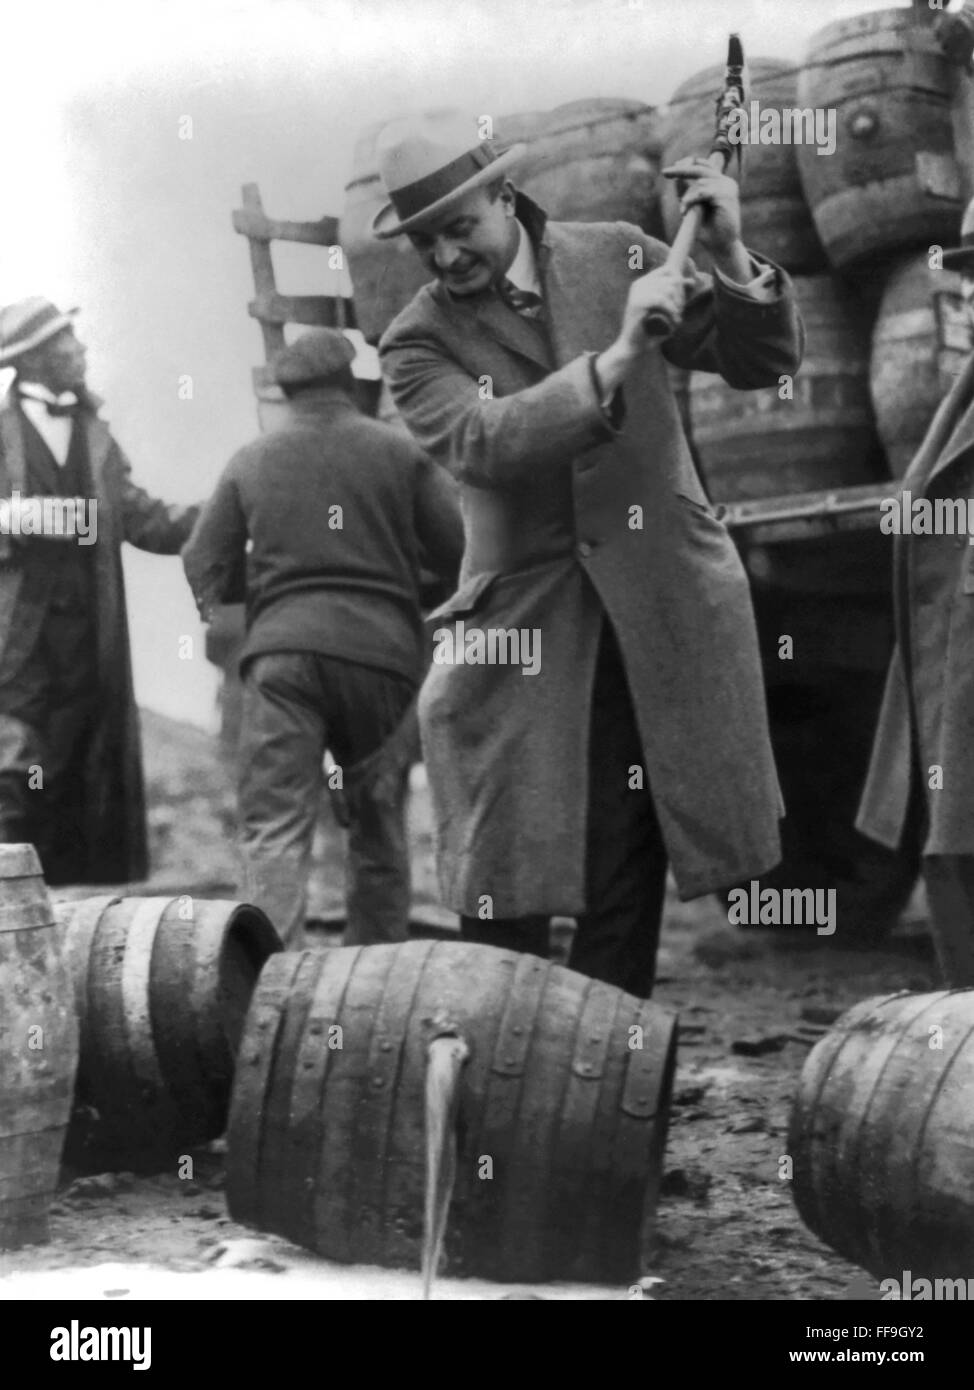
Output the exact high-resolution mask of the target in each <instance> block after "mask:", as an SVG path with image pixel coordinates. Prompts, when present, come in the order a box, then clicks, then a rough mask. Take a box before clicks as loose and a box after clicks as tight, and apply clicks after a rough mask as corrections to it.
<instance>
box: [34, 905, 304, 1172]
mask: <svg viewBox="0 0 974 1390" xmlns="http://www.w3.org/2000/svg"><path fill="white" fill-rule="evenodd" d="M55 910H56V913H57V918H58V921H59V922H60V923H61V926H62V929H63V939H64V949H65V956H66V959H67V963H68V966H69V968H70V970H71V974H72V978H73V981H74V990H75V1000H76V1004H77V1012H78V1019H79V1022H80V1027H81V1054H80V1061H79V1065H78V1086H77V1097H76V1099H77V1102H78V1107H77V1110H76V1114H75V1117H74V1119H73V1121H72V1126H71V1131H70V1134H69V1137H68V1144H67V1148H66V1153H65V1158H66V1161H67V1162H68V1163H69V1164H70V1165H71V1166H72V1167H75V1168H86V1169H90V1168H96V1169H98V1170H99V1171H101V1170H126V1169H131V1170H133V1171H151V1170H153V1169H158V1168H159V1167H164V1166H165V1165H166V1164H168V1163H170V1162H171V1161H172V1160H173V1158H174V1156H175V1155H177V1154H179V1153H180V1152H182V1151H183V1150H184V1149H185V1148H186V1147H188V1146H190V1145H193V1144H201V1143H205V1142H206V1141H207V1140H210V1139H215V1138H217V1137H218V1136H219V1135H221V1134H222V1133H223V1131H224V1129H225V1127H226V1117H227V1108H228V1105H229V1100H230V1087H231V1082H232V1079H233V1072H234V1066H235V1061H236V1054H237V1049H238V1046H239V1042H240V1036H241V1032H242V1029H243V1023H244V1017H245V1015H246V1012H247V1008H248V1005H249V1003H250V998H251V995H252V993H253V990H254V987H255V985H256V982H257V977H258V975H259V974H260V971H261V968H262V966H263V964H264V962H265V961H266V960H267V958H268V956H270V955H271V954H273V953H274V952H275V951H280V950H281V943H280V941H279V939H278V936H277V933H276V932H275V931H274V928H273V927H272V926H271V924H270V922H269V921H268V919H267V918H266V917H265V916H264V914H263V912H261V911H260V910H259V909H258V908H256V907H250V906H248V905H247V904H244V903H237V902H226V901H221V900H218V899H211V900H207V899H203V898H191V897H189V896H188V895H187V896H184V897H181V898H115V897H105V896H100V897H93V898H85V899H83V900H82V901H80V902H62V903H58V904H57V906H56V909H55ZM91 1112H94V1115H96V1116H97V1119H94V1118H93V1116H92V1113H91Z"/></svg>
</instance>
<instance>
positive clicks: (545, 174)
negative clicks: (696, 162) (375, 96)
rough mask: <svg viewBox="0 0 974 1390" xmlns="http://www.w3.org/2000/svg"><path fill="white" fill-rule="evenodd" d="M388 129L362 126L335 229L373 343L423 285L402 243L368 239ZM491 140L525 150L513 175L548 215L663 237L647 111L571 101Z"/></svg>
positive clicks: (501, 128) (653, 135)
mask: <svg viewBox="0 0 974 1390" xmlns="http://www.w3.org/2000/svg"><path fill="white" fill-rule="evenodd" d="M385 124H386V122H381V123H380V124H377V125H374V126H371V127H369V129H368V130H366V131H364V132H363V134H362V135H361V137H360V138H359V139H358V140H357V141H356V143H355V147H354V150H353V154H352V176H351V179H350V180H349V182H348V184H346V187H345V206H344V209H343V212H342V220H341V229H340V237H341V243H342V247H343V249H344V252H345V255H346V256H347V257H348V267H349V273H350V275H351V277H352V284H353V287H354V291H355V314H356V320H357V322H358V325H359V327H360V328H361V330H362V332H363V333H364V334H365V337H366V338H367V339H368V341H369V342H370V343H374V342H377V341H378V339H379V338H380V337H381V335H382V333H383V332H384V331H385V329H386V328H387V327H388V326H389V324H390V323H391V322H392V320H393V319H394V318H395V316H396V314H398V313H399V311H400V310H401V309H404V308H405V306H406V305H407V304H408V303H409V301H410V300H411V299H412V297H413V295H414V294H415V293H416V291H417V290H418V289H420V288H421V287H422V286H423V285H425V284H426V283H427V282H428V281H429V279H430V276H429V274H428V273H427V272H426V271H425V270H424V269H423V267H422V265H421V264H420V261H419V258H418V256H417V255H416V252H415V251H414V250H413V248H412V246H411V244H410V241H409V238H408V237H405V236H403V237H393V238H391V239H390V240H388V241H377V240H376V239H375V237H374V236H373V235H372V232H371V223H372V219H373V217H374V216H375V214H376V213H377V212H378V210H379V208H380V207H382V206H384V204H385V203H386V202H387V201H388V199H387V197H386V193H385V190H384V188H383V185H382V180H381V178H380V177H379V172H378V168H377V165H376V159H375V143H376V139H377V137H378V135H379V133H380V131H381V130H382V129H383V126H384V125H385ZM493 140H494V143H495V145H496V146H497V147H498V149H500V148H503V147H505V146H507V145H512V144H514V143H515V142H517V141H521V140H523V141H527V142H528V143H529V146H530V148H529V149H528V151H527V152H526V153H525V156H524V159H523V161H522V162H521V163H520V164H519V165H518V166H517V167H516V168H515V169H514V170H513V172H512V175H511V177H512V178H513V181H514V183H515V185H516V186H517V187H518V188H523V190H524V191H525V192H526V193H527V194H529V195H530V196H531V197H532V198H535V199H536V200H537V201H538V202H539V203H540V204H541V206H542V207H543V208H544V209H545V211H546V212H547V213H548V215H549V217H551V218H554V219H561V220H568V221H576V222H609V221H613V220H622V221H628V222H635V223H636V224H637V225H638V226H640V227H642V228H643V229H644V230H646V231H648V232H650V233H651V234H652V235H654V236H659V235H661V234H662V222H661V219H660V215H659V192H658V188H657V177H658V174H659V167H660V140H659V121H658V117H657V115H656V112H655V111H654V110H653V108H652V107H649V106H644V105H643V104H642V103H641V102H637V101H629V100H626V99H615V98H608V97H604V98H595V99H592V100H589V101H577V102H571V103H569V104H568V105H566V106H560V107H556V108H555V110H553V111H547V112H544V111H542V112H527V113H524V114H522V115H513V116H506V117H502V118H498V120H497V122H496V124H495V126H494V130H493Z"/></svg>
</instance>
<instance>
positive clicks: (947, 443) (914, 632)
mask: <svg viewBox="0 0 974 1390" xmlns="http://www.w3.org/2000/svg"><path fill="white" fill-rule="evenodd" d="M943 265H944V268H945V269H947V270H955V271H959V272H960V276H961V292H962V294H963V296H964V299H965V301H966V303H967V306H968V311H969V314H970V318H971V322H972V325H974V201H972V202H971V203H969V204H968V206H967V209H966V211H965V213H964V218H963V222H962V225H961V245H960V246H959V247H957V248H956V249H955V250H952V251H946V252H944V253H943ZM972 484H974V354H972V355H971V356H970V357H968V359H967V361H966V362H965V364H964V366H963V368H962V369H961V372H960V374H959V376H958V377H957V380H956V381H955V382H954V384H953V386H952V387H951V389H950V391H949V392H948V394H947V395H946V397H945V398H944V400H943V401H942V402H941V404H940V407H939V409H938V410H937V413H936V414H935V415H934V417H933V419H932V420H931V422H930V426H929V428H928V430H927V433H926V437H925V438H924V440H923V443H922V444H921V445H920V448H919V450H918V451H917V454H916V457H915V458H914V459H913V461H912V463H911V464H910V467H909V468H908V469H907V471H906V473H905V474H904V476H903V479H902V489H903V491H902V493H901V497H900V514H901V516H902V514H903V512H904V511H905V512H906V514H907V515H910V514H911V513H912V509H913V508H914V507H916V505H917V502H920V501H925V503H926V506H927V507H928V508H930V510H931V511H932V508H931V505H930V504H931V503H933V502H940V503H945V504H949V503H950V502H954V503H956V504H957V506H956V508H955V515H956V514H957V513H958V512H959V513H960V514H961V515H962V516H966V517H967V518H970V516H971V512H972V506H974V490H972ZM907 494H908V496H907ZM966 525H969V520H968V522H967V523H966ZM966 525H964V526H960V527H956V526H955V527H953V528H952V530H951V531H950V532H949V533H947V534H939V535H938V534H929V535H928V534H926V532H925V531H923V532H920V531H914V530H912V529H910V530H909V531H907V530H905V529H904V528H903V527H902V524H901V526H900V529H899V530H897V531H895V532H894V536H893V607H894V614H895V618H896V631H897V645H896V648H895V650H894V652H893V657H892V661H891V663H890V669H889V675H888V677H887V682H886V691H885V695H884V697H883V704H882V707H881V709H880V713H879V723H878V727H877V730H876V737H875V741H874V743H873V755H872V761H871V764H870V768H869V773H868V775H867V780H866V785H865V788H864V791H863V799H862V803H861V805H860V807H859V819H858V821H857V826H858V829H859V830H861V831H862V832H863V833H864V834H866V835H870V836H871V837H872V838H873V839H874V840H878V841H879V843H880V844H883V845H885V846H886V847H887V848H888V849H892V850H896V849H900V848H902V847H903V844H904V840H905V838H906V837H907V835H908V833H909V831H910V828H911V822H914V820H915V818H917V819H918V822H919V824H920V826H921V827H922V829H921V835H922V842H923V876H924V882H925V884H926V890H927V905H928V908H929V913H930V933H931V936H932V937H933V943H934V948H935V950H936V953H937V959H938V963H939V966H940V970H941V974H942V975H943V978H944V982H945V983H946V984H947V985H948V986H949V987H950V988H953V989H961V988H964V989H969V988H970V987H971V986H972V985H974V661H972V653H974V535H968V534H967V529H966Z"/></svg>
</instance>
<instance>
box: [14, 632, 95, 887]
mask: <svg viewBox="0 0 974 1390" xmlns="http://www.w3.org/2000/svg"><path fill="white" fill-rule="evenodd" d="M98 708H99V699H98V682H97V674H96V652H95V637H94V629H93V626H92V625H91V623H90V622H89V619H88V617H87V615H86V613H85V612H84V611H83V610H80V609H75V610H74V611H71V610H66V611H51V612H49V613H48V614H47V616H46V618H45V619H44V623H43V625H42V627H41V630H40V632H39V634H38V637H37V641H36V642H35V644H34V646H33V649H32V650H31V651H30V652H29V653H28V654H27V656H26V658H25V659H24V660H23V662H22V663H21V664H20V665H19V667H18V669H17V670H15V671H8V672H5V673H4V678H3V679H2V680H0V841H2V842H3V843H5V844H15V843H28V844H32V845H33V846H34V847H35V849H36V850H37V853H38V855H39V856H40V861H41V866H42V868H43V870H44V877H45V879H46V881H47V883H48V884H49V885H50V886H52V887H53V886H58V885H60V884H65V883H80V882H84V881H85V871H86V862H87V849H86V834H85V775H84V773H85V760H86V757H87V754H88V748H89V743H90V740H91V737H92V735H93V732H94V729H95V726H96V724H97V720H98Z"/></svg>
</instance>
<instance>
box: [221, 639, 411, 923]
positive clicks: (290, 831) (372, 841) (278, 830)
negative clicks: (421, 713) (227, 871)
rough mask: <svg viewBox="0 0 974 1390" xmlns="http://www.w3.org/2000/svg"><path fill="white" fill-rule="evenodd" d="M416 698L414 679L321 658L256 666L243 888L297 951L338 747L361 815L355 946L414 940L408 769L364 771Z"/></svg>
mask: <svg viewBox="0 0 974 1390" xmlns="http://www.w3.org/2000/svg"><path fill="white" fill-rule="evenodd" d="M414 693H415V691H414V687H413V685H412V683H411V682H410V681H408V680H407V679H406V678H405V677H404V676H398V675H395V674H393V673H391V672H387V671H380V670H377V669H375V668H373V667H371V666H363V665H361V664H359V663H356V662H353V661H343V660H341V658H339V657H331V656H324V655H319V654H318V653H316V652H268V653H267V654H266V655H263V656H257V657H255V658H254V659H253V660H252V661H250V662H249V663H248V665H247V667H246V670H245V671H244V677H243V710H242V715H241V727H240V743H239V750H238V756H239V760H240V771H239V781H238V790H239V804H240V831H241V852H242V857H243V868H244V885H243V891H244V893H245V895H246V897H247V899H248V901H250V902H253V903H256V904H257V905H258V906H259V907H262V908H263V909H264V911H265V912H266V913H267V915H268V916H269V917H270V919H271V921H272V922H273V923H274V925H275V927H276V928H277V931H278V934H279V935H280V937H281V939H282V941H283V942H284V944H285V946H286V947H289V948H291V949H294V950H300V949H301V948H302V947H303V945H304V944H305V942H304V916H305V904H306V899H307V883H308V874H309V870H310V861H311V848H312V842H313V839H314V832H315V825H316V824H317V820H318V812H319V808H320V803H321V795H322V792H323V790H324V785H325V784H324V778H323V775H322V760H323V757H324V753H325V750H326V749H327V750H328V751H329V752H330V753H331V755H332V758H333V759H334V760H335V762H336V763H337V764H338V765H339V766H340V767H341V769H342V773H343V782H344V791H345V793H346V802H347V809H348V814H349V819H350V824H349V826H348V841H347V846H346V856H345V879H346V888H345V905H346V928H345V944H346V945H347V946H351V945H359V946H360V945H368V944H371V943H374V942H379V941H403V940H405V938H406V936H407V933H408V927H409V895H410V874H409V851H408V843H407V837H406V827H405V801H406V792H407V775H408V765H407V764H406V763H405V762H402V763H401V764H398V765H397V767H396V768H395V769H393V773H394V775H391V776H389V777H388V778H386V779H383V778H382V777H379V778H368V779H366V778H363V777H360V776H359V775H357V773H356V768H357V766H359V765H361V764H362V763H364V762H365V760H367V759H369V758H370V757H371V756H372V755H373V754H375V753H376V752H377V750H378V749H379V748H380V747H381V746H382V745H383V744H384V743H385V741H386V740H387V739H388V737H389V735H390V734H392V733H393V732H394V731H395V730H396V729H397V728H398V727H399V725H400V723H401V721H402V719H403V715H404V714H405V712H406V710H407V709H408V707H409V705H410V703H411V701H412V697H413V695H414Z"/></svg>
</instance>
